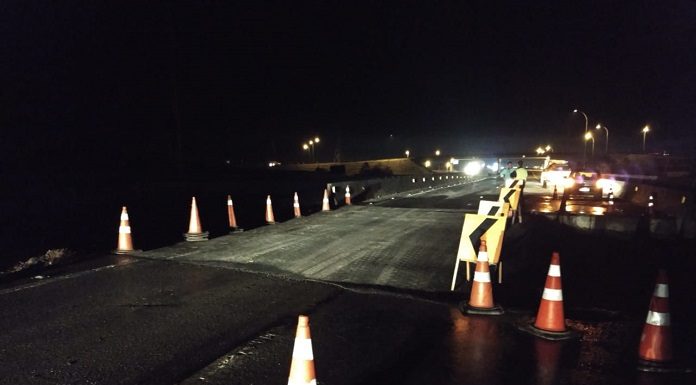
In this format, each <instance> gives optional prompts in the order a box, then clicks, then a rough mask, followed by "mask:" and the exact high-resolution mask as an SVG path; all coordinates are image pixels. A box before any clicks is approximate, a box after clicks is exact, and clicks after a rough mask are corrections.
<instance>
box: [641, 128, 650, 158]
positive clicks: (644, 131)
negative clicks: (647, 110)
mask: <svg viewBox="0 0 696 385" xmlns="http://www.w3.org/2000/svg"><path fill="white" fill-rule="evenodd" d="M641 132H642V133H643V153H645V135H647V134H648V132H650V127H648V126H645V127H643V130H642V131H641Z"/></svg>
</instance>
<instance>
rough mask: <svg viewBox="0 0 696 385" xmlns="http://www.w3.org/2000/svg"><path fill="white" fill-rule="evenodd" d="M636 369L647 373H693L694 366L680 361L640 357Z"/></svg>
mask: <svg viewBox="0 0 696 385" xmlns="http://www.w3.org/2000/svg"><path fill="white" fill-rule="evenodd" d="M636 369H638V370H639V371H641V372H647V373H692V372H693V371H694V369H693V368H691V367H688V366H684V365H682V364H681V363H679V362H654V361H646V360H642V359H638V366H637V367H636Z"/></svg>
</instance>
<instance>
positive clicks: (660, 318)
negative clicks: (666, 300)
mask: <svg viewBox="0 0 696 385" xmlns="http://www.w3.org/2000/svg"><path fill="white" fill-rule="evenodd" d="M645 323H646V324H650V325H654V326H669V325H671V322H670V320H669V313H658V312H656V311H652V310H650V311H648V318H646V319H645Z"/></svg>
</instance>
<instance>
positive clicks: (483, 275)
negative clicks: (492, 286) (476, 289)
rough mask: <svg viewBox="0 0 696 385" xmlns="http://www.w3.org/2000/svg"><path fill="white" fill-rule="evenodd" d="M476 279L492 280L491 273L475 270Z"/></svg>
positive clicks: (478, 280) (480, 280) (479, 280)
mask: <svg viewBox="0 0 696 385" xmlns="http://www.w3.org/2000/svg"><path fill="white" fill-rule="evenodd" d="M474 281H476V282H490V281H491V273H484V272H481V271H474Z"/></svg>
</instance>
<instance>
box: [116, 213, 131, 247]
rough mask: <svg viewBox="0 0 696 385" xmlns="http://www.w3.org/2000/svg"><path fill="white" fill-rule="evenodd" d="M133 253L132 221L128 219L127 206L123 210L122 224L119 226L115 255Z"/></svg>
mask: <svg viewBox="0 0 696 385" xmlns="http://www.w3.org/2000/svg"><path fill="white" fill-rule="evenodd" d="M133 251H135V250H133V238H132V237H131V227H130V221H129V219H128V210H126V206H123V208H122V209H121V223H120V224H119V225H118V246H116V250H115V251H114V253H116V254H128V253H132V252H133Z"/></svg>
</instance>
